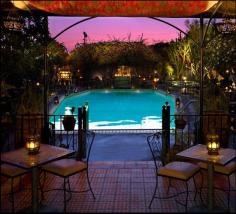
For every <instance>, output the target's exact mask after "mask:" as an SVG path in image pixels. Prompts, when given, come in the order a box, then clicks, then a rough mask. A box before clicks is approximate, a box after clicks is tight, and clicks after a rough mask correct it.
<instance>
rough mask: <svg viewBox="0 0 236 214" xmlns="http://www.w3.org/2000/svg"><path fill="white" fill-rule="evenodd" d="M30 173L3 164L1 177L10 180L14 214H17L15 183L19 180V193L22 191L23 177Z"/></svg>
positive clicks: (10, 194)
mask: <svg viewBox="0 0 236 214" xmlns="http://www.w3.org/2000/svg"><path fill="white" fill-rule="evenodd" d="M28 172H29V171H27V170H24V169H21V168H19V167H16V166H12V165H10V164H5V163H3V164H1V176H3V177H5V178H7V179H10V182H11V185H10V193H9V196H10V202H11V207H12V212H15V200H14V193H15V192H16V191H14V181H15V180H16V178H19V179H20V180H19V191H20V190H21V189H22V179H21V178H22V176H23V175H25V174H26V173H28Z"/></svg>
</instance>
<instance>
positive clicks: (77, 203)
mask: <svg viewBox="0 0 236 214" xmlns="http://www.w3.org/2000/svg"><path fill="white" fill-rule="evenodd" d="M89 175H90V178H91V185H92V188H93V190H94V193H95V196H96V199H95V200H94V199H93V197H92V194H91V192H86V193H75V194H73V195H72V199H71V200H70V201H69V202H68V203H67V211H68V212H73V213H79V212H82V213H83V212H84V213H94V212H99V213H107V212H108V213H111V212H112V213H120V212H124V213H136V212H140V213H144V212H145V213H148V212H158V213H161V212H162V213H163V212H164V213H166V212H184V207H182V206H181V205H179V204H177V203H176V202H175V199H173V198H172V199H168V200H158V199H155V200H154V202H153V204H152V207H151V209H149V208H148V204H149V202H150V200H151V197H152V193H153V190H154V187H155V175H154V164H153V162H151V161H110V162H91V164H90V168H89ZM85 178H86V177H85V174H84V175H82V174H81V175H74V176H73V177H72V179H71V186H72V188H73V189H75V187H76V188H79V187H84V186H87V183H86V179H85ZM231 179H233V180H234V179H235V175H233V176H232V177H231ZM25 180H26V181H27V179H25ZM28 181H29V180H28ZM165 181H166V180H163V179H160V186H159V188H160V190H161V191H163V190H166V186H167V182H165ZM25 183H26V185H25V186H26V187H30V185H29V184H27V183H29V182H25ZM189 183H190V184H191V188H190V189H191V190H193V181H191V180H190V181H189ZM233 183H234V182H233ZM4 185H7V183H4ZM4 185H2V188H1V189H2V190H4V189H5V190H6V187H5V188H4ZM174 185H175V186H177V187H178V188H184V184H183V183H179V182H178V183H174ZM46 186H47V187H50V188H51V187H57V188H58V187H61V186H62V179H60V178H58V177H56V176H52V175H49V176H48V177H47V181H46ZM45 196H46V199H45V200H44V201H43V204H44V205H47V206H49V207H52V208H53V209H54V210H56V211H57V212H63V192H62V191H51V192H48V193H45ZM206 197H207V194H206V192H204V194H203V199H204V200H205V201H206ZM30 198H31V191H30V190H25V191H22V192H19V193H15V207H16V211H20V210H21V209H24V208H26V207H27V206H29V205H30ZM178 199H179V200H180V201H181V200H182V201H184V199H185V195H181V196H179V197H178ZM226 199H227V198H226V194H222V192H220V191H216V197H215V201H216V204H217V205H218V206H221V207H226V203H225V202H226ZM235 199H236V197H235V192H234V193H232V194H231V209H230V212H232V213H233V212H235V211H236V205H235V203H234V202H235V201H236V200H235ZM200 203H201V200H200V197H199V195H198V196H197V198H196V200H194V192H192V193H191V194H190V196H189V203H188V207H190V208H191V207H193V206H197V205H200ZM1 208H2V212H11V204H10V202H9V201H8V198H7V197H6V196H5V197H2V198H1Z"/></svg>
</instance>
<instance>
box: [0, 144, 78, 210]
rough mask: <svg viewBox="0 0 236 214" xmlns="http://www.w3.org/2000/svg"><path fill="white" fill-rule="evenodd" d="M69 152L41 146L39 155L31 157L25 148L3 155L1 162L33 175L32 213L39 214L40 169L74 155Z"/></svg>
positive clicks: (44, 145) (58, 148) (49, 146)
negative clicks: (28, 171)
mask: <svg viewBox="0 0 236 214" xmlns="http://www.w3.org/2000/svg"><path fill="white" fill-rule="evenodd" d="M73 153H74V151H73V150H68V149H64V148H60V147H56V146H51V145H46V144H41V145H40V151H39V153H38V154H35V155H29V154H28V151H27V150H26V149H25V148H20V149H17V150H14V151H10V152H5V153H2V154H1V162H2V163H7V164H11V165H14V166H17V167H20V168H23V169H26V170H30V171H31V173H32V208H31V209H32V212H34V213H35V212H38V211H39V210H38V167H39V166H41V165H43V164H46V163H49V162H51V161H55V160H58V159H61V158H64V157H66V156H68V155H71V154H73Z"/></svg>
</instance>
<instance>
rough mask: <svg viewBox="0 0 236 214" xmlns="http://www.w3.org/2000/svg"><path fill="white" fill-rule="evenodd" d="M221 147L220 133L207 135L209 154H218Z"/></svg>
mask: <svg viewBox="0 0 236 214" xmlns="http://www.w3.org/2000/svg"><path fill="white" fill-rule="evenodd" d="M219 149H220V141H219V135H216V134H209V135H207V150H208V154H209V155H218V154H219Z"/></svg>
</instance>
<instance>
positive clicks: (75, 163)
mask: <svg viewBox="0 0 236 214" xmlns="http://www.w3.org/2000/svg"><path fill="white" fill-rule="evenodd" d="M83 133H84V134H85V135H86V137H85V139H86V146H87V148H88V150H87V155H86V158H85V160H81V159H78V158H77V157H78V153H77V154H76V156H72V157H70V158H66V159H61V160H57V161H54V162H51V163H48V164H46V165H43V166H42V168H41V169H42V171H43V172H46V173H51V174H53V175H56V176H59V177H61V178H63V188H62V189H48V190H43V193H44V192H48V191H51V190H63V193H64V212H66V202H67V201H69V200H70V199H71V197H72V193H80V192H87V191H91V193H92V196H93V198H94V199H95V196H94V193H93V190H92V187H91V184H90V180H89V174H88V172H89V157H90V152H91V148H92V144H93V142H94V138H95V133H94V132H91V131H86V132H83ZM78 152H79V151H78ZM82 172H85V173H86V176H87V182H88V187H89V188H88V189H86V190H78V191H76V190H72V189H71V185H70V180H69V179H70V177H71V176H73V175H75V174H78V173H82ZM44 181H45V179H44ZM42 186H43V189H44V184H43V185H42ZM66 193H69V197H68V198H67V196H66ZM43 198H44V197H43Z"/></svg>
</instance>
